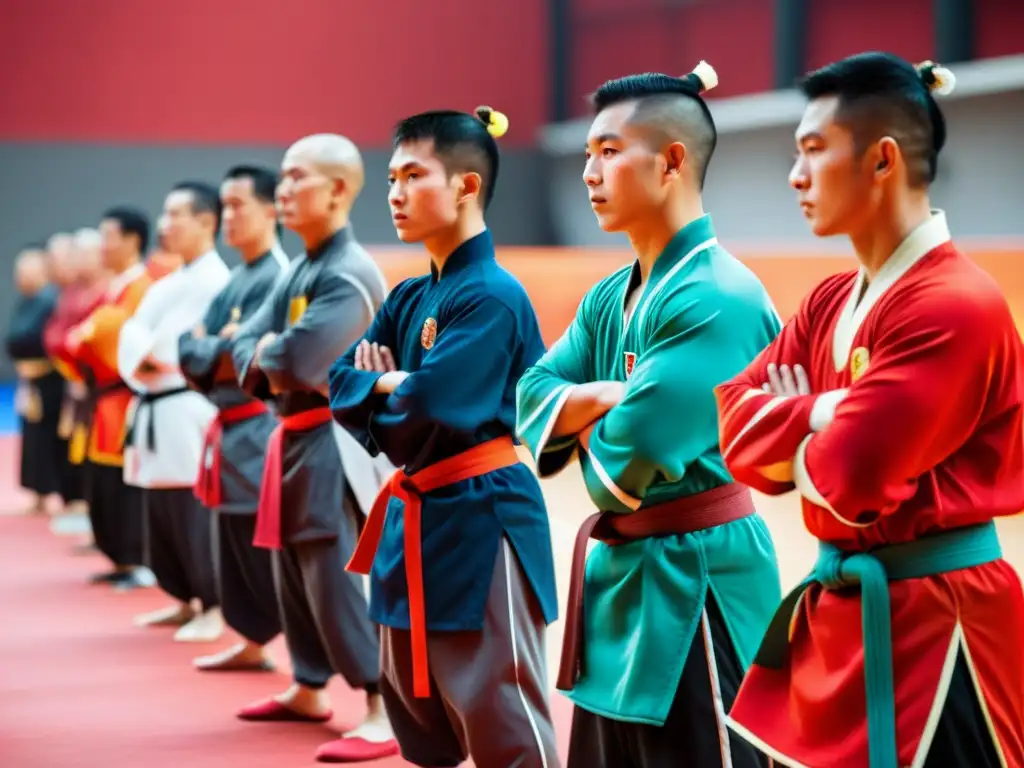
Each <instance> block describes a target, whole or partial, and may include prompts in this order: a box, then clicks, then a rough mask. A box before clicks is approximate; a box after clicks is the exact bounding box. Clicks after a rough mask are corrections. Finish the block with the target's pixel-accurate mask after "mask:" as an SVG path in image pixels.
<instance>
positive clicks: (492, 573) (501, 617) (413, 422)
mask: <svg viewBox="0 0 1024 768" xmlns="http://www.w3.org/2000/svg"><path fill="white" fill-rule="evenodd" d="M507 127H508V121H507V119H506V118H505V116H504V115H502V114H501V113H499V112H496V111H494V110H491V109H488V108H483V107H481V108H480V109H478V110H477V111H476V113H475V114H466V113H463V112H448V111H444V112H426V113H423V114H419V115H414V116H412V117H409V118H406V119H405V120H403V121H402V122H401V123H399V124H398V127H397V129H396V131H395V135H394V141H393V144H394V153H393V155H392V157H391V164H390V167H389V180H390V186H391V191H390V193H389V195H388V201H389V203H390V204H391V213H392V218H393V220H394V223H395V229H396V230H397V232H398V236H399V238H400V239H401V240H402V241H403V242H407V243H423V244H424V245H425V246H426V249H427V252H428V253H429V255H430V273H429V274H427V275H425V276H423V277H418V278H413V279H411V280H406V281H405V282H403V283H401V284H400V285H398V286H396V287H395V289H394V290H393V291H392V292H391V293H390V294H389V295H388V298H387V301H386V302H385V303H384V306H383V307H381V309H380V311H379V312H378V313H377V316H376V317H375V318H374V321H373V325H372V326H371V327H370V329H369V330H368V331H367V332H366V334H365V335H364V336H363V337H362V339H361V340H359V342H358V343H357V344H354V345H353V346H352V347H351V348H350V349H349V350H348V352H346V353H345V355H344V357H342V358H341V359H340V360H338V362H337V363H336V364H335V366H334V367H333V368H332V370H331V386H330V394H331V409H332V410H333V412H334V417H335V419H337V420H338V422H339V423H340V424H342V425H343V426H344V427H345V428H346V429H348V430H349V431H350V432H351V433H352V434H353V435H354V436H355V437H356V438H357V439H358V440H359V441H360V442H361V443H362V444H363V445H365V446H366V447H367V449H368V450H370V451H371V452H372V453H375V454H376V453H382V454H384V455H386V456H387V457H388V459H389V460H390V461H391V462H392V463H393V464H394V465H396V466H399V467H402V468H403V469H402V470H400V471H398V472H396V473H395V475H394V476H393V477H392V479H391V481H390V482H389V483H388V484H387V485H386V486H385V487H384V489H383V490H382V491H381V495H380V497H379V498H378V501H377V503H375V504H374V507H373V511H372V513H371V514H370V518H369V520H368V521H367V524H366V527H365V529H364V530H363V534H362V536H361V538H360V541H359V547H358V548H357V550H356V552H355V554H354V555H353V557H352V562H351V563H350V565H349V568H350V570H353V571H355V572H357V573H368V574H369V575H370V615H371V617H372V618H373V620H374V621H375V622H377V623H378V624H381V625H382V626H383V634H382V637H383V641H382V644H383V648H382V655H383V659H384V681H383V685H382V690H383V692H384V696H385V701H386V702H387V707H388V715H389V716H390V717H391V721H392V723H393V724H394V727H395V734H396V736H397V737H398V741H399V744H400V745H401V748H402V755H403V757H405V759H406V760H409V761H411V762H413V763H416V764H417V765H422V766H438V765H446V766H447V765H459V764H461V763H462V762H463V761H464V760H465V759H466V758H467V757H469V758H471V759H472V760H473V762H474V763H475V764H476V765H479V766H520V767H521V768H555V767H556V766H557V765H558V755H557V753H556V751H555V737H554V729H553V727H552V724H551V714H550V710H549V705H548V690H547V684H546V680H547V675H546V659H545V649H544V630H545V627H546V625H547V624H548V623H550V622H551V621H554V619H555V617H556V612H557V608H556V603H557V598H556V595H555V579H554V561H553V557H552V551H551V533H550V530H549V527H548V518H547V510H546V509H545V506H544V499H543V497H542V495H541V491H540V485H539V484H538V482H537V478H536V477H535V476H534V475H533V472H531V471H530V469H529V468H528V467H527V466H526V465H525V464H523V463H522V462H521V461H520V459H519V456H518V454H517V453H516V449H515V445H514V442H513V438H512V428H513V426H514V424H515V389H516V383H517V382H518V381H519V377H520V376H521V375H522V373H523V371H524V370H526V368H528V367H529V366H530V365H532V364H533V363H535V362H536V361H537V360H538V359H539V358H540V356H541V355H542V354H543V353H544V343H543V340H542V339H541V335H540V328H539V326H538V323H537V316H536V313H535V312H534V309H533V306H532V305H531V304H530V299H529V297H528V296H527V294H526V291H525V289H524V288H523V286H522V285H521V284H520V283H519V282H518V281H517V280H516V279H515V277H513V276H512V275H511V274H509V273H508V272H507V271H505V270H504V269H503V268H502V267H501V266H499V264H498V262H497V261H496V259H495V253H494V240H493V238H492V236H491V232H490V230H489V229H488V228H487V224H486V222H485V220H484V212H485V210H486V208H487V206H488V205H489V204H490V202H491V199H492V197H493V195H494V189H495V184H496V183H497V179H498V161H499V155H498V146H497V143H496V142H495V138H496V137H498V136H501V135H502V134H503V133H504V132H505V129H506V128H507Z"/></svg>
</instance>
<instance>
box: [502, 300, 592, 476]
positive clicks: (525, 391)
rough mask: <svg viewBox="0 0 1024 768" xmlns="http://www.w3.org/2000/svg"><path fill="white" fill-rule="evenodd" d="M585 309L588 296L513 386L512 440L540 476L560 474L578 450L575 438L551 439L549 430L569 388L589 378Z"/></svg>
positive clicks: (588, 310)
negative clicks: (517, 442) (529, 456)
mask: <svg viewBox="0 0 1024 768" xmlns="http://www.w3.org/2000/svg"><path fill="white" fill-rule="evenodd" d="M590 307H591V299H590V294H587V296H585V297H584V298H583V301H582V302H581V303H580V306H579V308H578V309H577V310H576V317H575V318H574V319H573V321H572V323H571V324H570V325H569V327H568V328H567V329H566V331H565V333H563V334H562V337H561V338H560V339H559V340H558V341H557V342H555V344H554V346H552V347H551V349H549V350H548V351H547V352H546V353H545V354H544V355H543V356H542V357H541V359H540V360H538V361H537V363H536V364H535V365H533V366H532V367H530V368H529V369H527V371H526V373H524V374H523V376H522V378H521V379H519V383H518V385H517V386H516V436H517V437H518V438H519V439H520V440H522V442H523V443H525V444H526V446H527V447H528V448H529V449H530V453H531V454H533V458H534V461H535V462H536V464H537V473H538V474H539V475H540V476H541V477H548V476H550V475H553V474H555V473H557V472H559V471H561V470H562V469H563V468H564V467H565V466H566V464H568V463H569V461H570V460H571V459H572V457H573V456H574V455H575V452H576V448H577V446H578V436H577V435H562V436H560V437H557V438H554V439H552V437H551V431H552V430H553V429H554V426H555V422H556V421H558V415H559V413H561V411H562V407H563V406H564V405H565V402H566V400H568V398H569V395H570V394H571V393H572V390H573V387H574V386H576V385H577V384H584V383H586V382H588V381H591V380H592V379H593V368H594V367H593V349H594V334H593V331H592V328H591V322H590V313H591V308H590Z"/></svg>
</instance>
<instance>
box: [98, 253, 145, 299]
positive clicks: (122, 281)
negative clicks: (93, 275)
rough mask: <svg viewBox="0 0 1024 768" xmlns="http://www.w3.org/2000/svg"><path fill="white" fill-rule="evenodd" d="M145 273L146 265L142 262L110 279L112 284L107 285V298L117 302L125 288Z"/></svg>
mask: <svg viewBox="0 0 1024 768" xmlns="http://www.w3.org/2000/svg"><path fill="white" fill-rule="evenodd" d="M145 273H146V265H145V264H144V263H143V262H141V261H140V262H137V263H135V264H132V265H131V266H130V267H128V269H126V270H125V271H124V272H119V273H118V274H116V275H114V276H113V277H112V278H110V282H108V283H107V298H108V299H109V300H110V301H116V300H117V297H118V296H120V295H121V292H122V291H123V290H124V289H125V288H127V287H128V286H129V285H131V284H132V283H134V282H135V281H136V280H138V279H139V278H140V277H142V276H143V275H144V274H145Z"/></svg>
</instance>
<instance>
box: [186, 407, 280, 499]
mask: <svg viewBox="0 0 1024 768" xmlns="http://www.w3.org/2000/svg"><path fill="white" fill-rule="evenodd" d="M267 410H268V408H267V405H266V403H264V402H263V401H262V400H250V401H249V402H247V403H242V404H241V405H235V406H232V407H230V408H223V409H222V410H220V411H218V412H217V415H216V416H215V417H214V418H213V421H211V422H210V426H209V427H207V428H206V435H205V437H204V438H203V450H202V452H201V453H200V454H199V455H200V456H201V457H202V460H201V461H200V462H199V475H198V477H197V478H196V483H195V486H194V487H193V489H192V490H193V492H194V493H195V497H196V498H197V499H199V501H200V502H201V503H202V505H203V506H204V507H206V508H207V509H216V508H217V507H219V506H220V504H221V501H222V500H223V496H222V494H221V482H220V469H221V444H222V442H223V440H224V427H227V426H230V425H231V424H237V423H239V422H242V421H247V420H249V419H252V418H255V417H256V416H260V415H262V414H264V413H266V412H267Z"/></svg>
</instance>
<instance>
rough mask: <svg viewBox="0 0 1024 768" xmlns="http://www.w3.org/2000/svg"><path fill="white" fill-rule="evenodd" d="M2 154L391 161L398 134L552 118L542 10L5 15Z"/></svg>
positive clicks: (52, 6) (160, 6)
mask: <svg viewBox="0 0 1024 768" xmlns="http://www.w3.org/2000/svg"><path fill="white" fill-rule="evenodd" d="M3 6H4V9H3V13H2V16H3V18H2V20H0V140H4V139H6V140H19V139H23V140H28V139H31V140H55V141H68V140H79V141H123V142H132V141H139V142H175V143H183V142H204V143H210V142H225V143H235V142H252V143H264V142H265V143H274V144H281V143H287V142H289V141H291V140H294V139H296V138H298V137H299V136H302V135H303V134H306V133H310V132H315V131H337V132H341V133H345V134H346V135H348V136H349V137H350V138H352V139H353V140H354V141H357V142H360V143H363V144H365V145H377V146H386V145H387V144H388V142H389V139H390V130H391V127H392V126H393V124H394V123H395V122H396V121H397V120H398V119H400V118H402V117H404V116H406V115H409V114H411V113H413V112H416V111H419V110H423V109H432V108H455V109H466V110H469V109H472V108H473V107H475V106H477V105H479V104H489V105H491V106H494V107H495V108H497V109H500V110H502V111H503V112H506V113H507V114H508V115H509V119H510V122H511V130H510V131H509V134H508V138H507V139H506V140H505V141H507V142H508V143H510V144H513V145H515V144H532V143H533V142H534V140H535V135H536V128H537V127H538V126H539V125H540V124H541V123H542V122H543V121H544V118H545V116H546V114H545V113H546V110H547V104H548V97H547V90H546V88H547V71H548V66H549V63H548V58H547V55H546V50H547V19H548V13H547V5H546V0H486V2H481V0H432V1H431V2H424V0H389V2H373V1H372V0H291V1H290V2H284V1H283V0H173V1H172V0H87V2H83V1H81V0H29V1H26V2H14V1H13V0H5V1H4V2H3Z"/></svg>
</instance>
